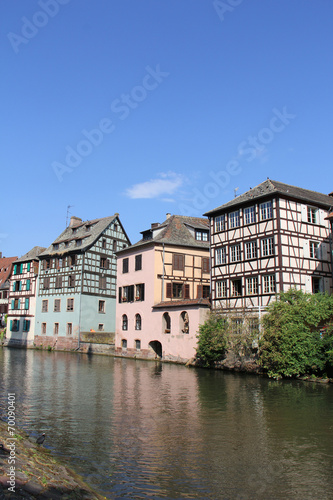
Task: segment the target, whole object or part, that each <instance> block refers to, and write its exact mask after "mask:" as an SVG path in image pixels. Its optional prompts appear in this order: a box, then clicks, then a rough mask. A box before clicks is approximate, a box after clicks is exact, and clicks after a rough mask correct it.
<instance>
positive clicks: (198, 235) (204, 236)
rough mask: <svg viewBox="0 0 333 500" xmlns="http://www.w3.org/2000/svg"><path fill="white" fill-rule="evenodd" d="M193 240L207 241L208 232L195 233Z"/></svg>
mask: <svg viewBox="0 0 333 500" xmlns="http://www.w3.org/2000/svg"><path fill="white" fill-rule="evenodd" d="M195 239H196V240H198V241H208V231H195Z"/></svg>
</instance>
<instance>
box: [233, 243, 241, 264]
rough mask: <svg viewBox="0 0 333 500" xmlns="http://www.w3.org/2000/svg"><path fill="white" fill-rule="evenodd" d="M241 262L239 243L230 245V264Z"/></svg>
mask: <svg viewBox="0 0 333 500" xmlns="http://www.w3.org/2000/svg"><path fill="white" fill-rule="evenodd" d="M240 260H241V246H240V243H237V244H236V245H230V262H239V261H240Z"/></svg>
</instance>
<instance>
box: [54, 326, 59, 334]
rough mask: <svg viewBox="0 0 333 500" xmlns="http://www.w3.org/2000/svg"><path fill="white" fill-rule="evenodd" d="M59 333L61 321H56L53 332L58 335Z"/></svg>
mask: <svg viewBox="0 0 333 500" xmlns="http://www.w3.org/2000/svg"><path fill="white" fill-rule="evenodd" d="M58 333H59V323H54V328H53V334H54V335H58Z"/></svg>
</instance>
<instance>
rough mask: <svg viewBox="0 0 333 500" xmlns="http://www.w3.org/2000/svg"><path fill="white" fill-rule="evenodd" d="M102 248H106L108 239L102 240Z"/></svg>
mask: <svg viewBox="0 0 333 500" xmlns="http://www.w3.org/2000/svg"><path fill="white" fill-rule="evenodd" d="M102 248H104V249H105V248H106V239H105V238H103V239H102Z"/></svg>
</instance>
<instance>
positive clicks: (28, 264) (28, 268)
mask: <svg viewBox="0 0 333 500" xmlns="http://www.w3.org/2000/svg"><path fill="white" fill-rule="evenodd" d="M29 271H30V262H28V263H27V273H28V272H29Z"/></svg>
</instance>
